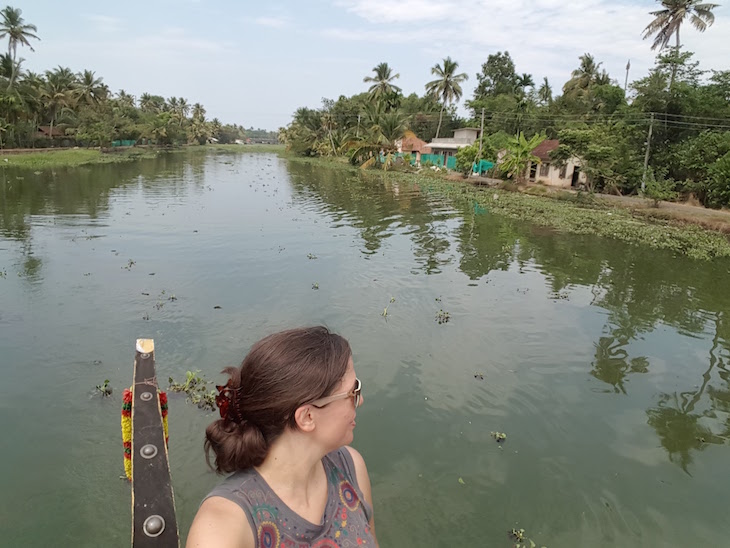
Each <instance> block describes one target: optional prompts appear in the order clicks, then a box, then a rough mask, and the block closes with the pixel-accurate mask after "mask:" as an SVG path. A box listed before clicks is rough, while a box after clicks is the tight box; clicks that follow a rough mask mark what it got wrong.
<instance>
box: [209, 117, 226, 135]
mask: <svg viewBox="0 0 730 548" xmlns="http://www.w3.org/2000/svg"><path fill="white" fill-rule="evenodd" d="M221 129H223V125H222V124H221V121H220V120H219V119H218V118H213V119H212V120H211V121H210V136H211V137H214V138H216V139H218V138H219V137H220V132H221Z"/></svg>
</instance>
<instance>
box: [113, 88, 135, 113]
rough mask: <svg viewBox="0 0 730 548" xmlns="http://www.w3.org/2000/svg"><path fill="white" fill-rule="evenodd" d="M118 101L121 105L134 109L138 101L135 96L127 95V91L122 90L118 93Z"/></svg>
mask: <svg viewBox="0 0 730 548" xmlns="http://www.w3.org/2000/svg"><path fill="white" fill-rule="evenodd" d="M117 101H119V104H120V105H122V106H125V107H129V108H134V107H135V103H136V99H135V98H134V95H131V94H129V93H127V92H126V91H125V90H123V89H120V90H119V93H117Z"/></svg>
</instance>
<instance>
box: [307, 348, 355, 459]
mask: <svg viewBox="0 0 730 548" xmlns="http://www.w3.org/2000/svg"><path fill="white" fill-rule="evenodd" d="M356 384H357V377H356V375H355V366H354V364H353V361H352V357H350V362H349V363H348V365H347V371H346V372H345V376H344V377H342V380H341V381H340V383H339V385H338V386H337V388H335V389H334V390H333V391H332V393H333V394H343V393H348V392H351V391H352V390H354V389H355V386H356ZM362 401H363V398H362V395H361V396H360V405H362ZM316 413H317V415H318V416H319V417H320V419H321V422H320V424H322V425H323V427H322V433H323V434H324V437H325V443H326V444H327V446H328V447H331V449H330V451H334V450H335V449H338V448H340V447H342V446H343V445H348V444H350V443H352V440H353V438H354V434H353V430H354V429H355V416H356V415H357V409H356V408H355V398H354V397H348V398H342V399H338V400H335V401H333V402H330V403H328V404H327V405H325V406H324V407H321V408H319V409H316Z"/></svg>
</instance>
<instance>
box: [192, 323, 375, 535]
mask: <svg viewBox="0 0 730 548" xmlns="http://www.w3.org/2000/svg"><path fill="white" fill-rule="evenodd" d="M224 372H225V373H227V374H228V375H230V379H229V380H228V382H227V383H226V385H225V386H219V387H218V390H219V396H218V398H217V403H218V407H219V409H220V415H221V418H220V420H216V421H215V422H214V423H213V424H211V425H210V426H208V428H206V431H205V451H206V457H208V458H209V457H210V454H211V452H212V453H213V456H214V460H215V469H216V470H217V471H218V472H219V473H231V475H230V476H228V478H226V479H225V480H224V481H223V483H221V484H220V485H219V486H218V487H216V488H215V489H213V491H211V493H210V494H208V496H207V497H206V498H205V500H204V501H203V504H202V505H201V506H200V509H199V510H198V513H197V515H196V516H195V520H194V521H193V524H192V526H191V528H190V534H189V535H188V540H187V546H188V547H216V548H218V547H222V548H227V547H231V548H234V547H235V548H248V547H266V548H268V547H270V546H271V547H273V546H287V547H288V546H292V547H297V548H303V547H305V546H314V547H319V548H325V547H326V548H331V547H340V546H361V545H365V546H377V541H376V539H375V529H374V523H373V506H372V505H373V501H372V494H371V489H370V478H369V477H368V472H367V468H366V467H365V461H364V460H363V458H362V456H361V455H360V453H358V452H357V451H355V450H354V449H352V448H351V447H348V446H347V444H349V443H351V442H352V439H353V429H354V428H355V414H356V412H357V408H358V406H359V405H360V404H361V403H362V401H363V398H362V393H361V391H362V384H361V383H360V381H359V380H358V379H357V377H356V376H355V368H354V365H353V362H352V351H351V350H350V345H349V343H348V342H347V340H345V339H344V338H343V337H341V336H339V335H336V334H334V333H331V332H330V331H329V330H328V329H327V328H325V327H307V328H300V329H292V330H289V331H283V332H281V333H275V334H273V335H270V336H268V337H266V338H264V339H262V340H261V341H259V342H257V343H256V344H254V345H253V347H252V348H251V350H250V352H249V353H248V355H247V356H246V358H245V359H244V360H243V363H242V364H241V367H240V368H239V369H236V368H228V369H226V370H225V371H224ZM208 462H209V463H210V460H209V461H208Z"/></svg>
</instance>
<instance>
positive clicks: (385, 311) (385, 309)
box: [381, 297, 395, 318]
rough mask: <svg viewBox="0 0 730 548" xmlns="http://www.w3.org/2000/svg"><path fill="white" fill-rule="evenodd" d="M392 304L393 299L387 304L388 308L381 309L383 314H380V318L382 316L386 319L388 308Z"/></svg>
mask: <svg viewBox="0 0 730 548" xmlns="http://www.w3.org/2000/svg"><path fill="white" fill-rule="evenodd" d="M394 302H395V297H391V298H390V302H389V303H388V306H386V307H385V308H384V309H383V313H382V314H381V316H383V317H384V318H387V317H388V307H390V305H391V304H393V303H394Z"/></svg>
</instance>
